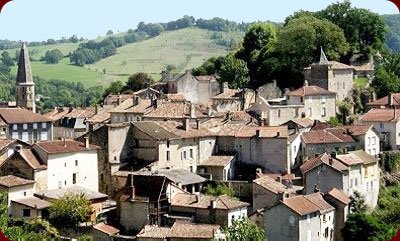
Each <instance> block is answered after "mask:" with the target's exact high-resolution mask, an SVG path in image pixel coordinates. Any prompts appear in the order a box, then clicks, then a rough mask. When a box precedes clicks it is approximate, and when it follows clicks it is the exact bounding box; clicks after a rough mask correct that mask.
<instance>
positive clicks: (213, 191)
mask: <svg viewBox="0 0 400 241" xmlns="http://www.w3.org/2000/svg"><path fill="white" fill-rule="evenodd" d="M205 193H206V194H208V195H212V196H221V195H228V196H230V197H234V196H235V191H234V190H233V189H232V188H230V187H228V186H227V185H226V184H224V183H220V184H217V185H216V186H213V185H211V184H208V185H207V187H206V191H205Z"/></svg>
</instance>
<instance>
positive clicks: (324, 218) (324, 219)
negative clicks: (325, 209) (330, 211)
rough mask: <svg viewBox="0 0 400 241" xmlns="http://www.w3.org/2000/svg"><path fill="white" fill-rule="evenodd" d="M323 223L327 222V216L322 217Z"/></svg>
mask: <svg viewBox="0 0 400 241" xmlns="http://www.w3.org/2000/svg"><path fill="white" fill-rule="evenodd" d="M322 221H324V222H326V215H325V214H324V215H322Z"/></svg>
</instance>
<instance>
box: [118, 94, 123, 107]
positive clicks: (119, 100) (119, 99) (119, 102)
mask: <svg viewBox="0 0 400 241" xmlns="http://www.w3.org/2000/svg"><path fill="white" fill-rule="evenodd" d="M121 98H122V97H121V95H118V97H117V106H119V105H120V104H121Z"/></svg>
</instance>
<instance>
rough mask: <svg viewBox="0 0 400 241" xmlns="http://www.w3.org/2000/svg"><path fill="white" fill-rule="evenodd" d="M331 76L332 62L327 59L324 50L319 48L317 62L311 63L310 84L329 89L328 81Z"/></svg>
mask: <svg viewBox="0 0 400 241" xmlns="http://www.w3.org/2000/svg"><path fill="white" fill-rule="evenodd" d="M332 77H333V68H332V64H331V63H330V62H329V61H328V58H327V57H326V55H325V52H324V50H323V49H322V48H321V56H320V58H319V61H318V62H317V63H314V64H312V65H311V78H310V79H309V80H308V81H309V82H310V85H316V86H319V87H321V88H324V89H327V90H330V85H329V82H330V80H331V79H332Z"/></svg>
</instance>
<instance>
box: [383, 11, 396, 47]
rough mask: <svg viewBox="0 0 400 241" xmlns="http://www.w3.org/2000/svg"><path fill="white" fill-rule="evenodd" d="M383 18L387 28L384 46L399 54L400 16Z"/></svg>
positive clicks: (385, 16)
mask: <svg viewBox="0 0 400 241" xmlns="http://www.w3.org/2000/svg"><path fill="white" fill-rule="evenodd" d="M383 18H384V19H385V22H386V24H387V26H388V31H387V34H386V44H387V46H388V47H389V48H390V49H391V50H393V51H396V52H400V24H399V23H400V15H399V14H395V15H384V16H383Z"/></svg>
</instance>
